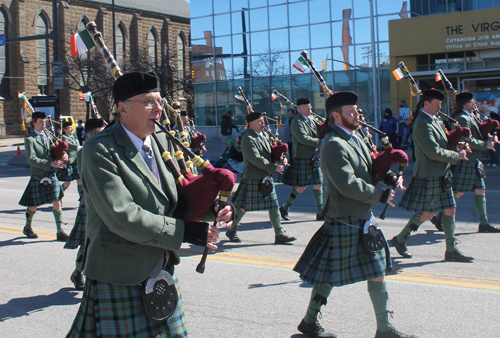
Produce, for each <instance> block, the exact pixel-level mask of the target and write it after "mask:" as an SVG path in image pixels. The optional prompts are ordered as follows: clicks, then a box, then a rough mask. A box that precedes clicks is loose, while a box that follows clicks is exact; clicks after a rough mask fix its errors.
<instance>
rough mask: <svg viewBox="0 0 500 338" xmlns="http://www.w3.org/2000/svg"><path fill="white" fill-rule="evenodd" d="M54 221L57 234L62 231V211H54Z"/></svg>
mask: <svg viewBox="0 0 500 338" xmlns="http://www.w3.org/2000/svg"><path fill="white" fill-rule="evenodd" d="M52 213H53V214H54V219H55V220H56V227H57V233H60V232H61V231H62V214H63V212H62V210H52Z"/></svg>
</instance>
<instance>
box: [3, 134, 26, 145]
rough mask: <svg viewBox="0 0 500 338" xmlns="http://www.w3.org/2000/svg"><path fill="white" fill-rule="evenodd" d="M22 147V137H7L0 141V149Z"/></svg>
mask: <svg viewBox="0 0 500 338" xmlns="http://www.w3.org/2000/svg"><path fill="white" fill-rule="evenodd" d="M18 145H20V146H23V145H24V136H22V135H9V136H4V138H2V139H0V147H17V146H18Z"/></svg>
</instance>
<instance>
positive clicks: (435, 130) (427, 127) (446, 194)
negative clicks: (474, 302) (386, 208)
mask: <svg viewBox="0 0 500 338" xmlns="http://www.w3.org/2000/svg"><path fill="white" fill-rule="evenodd" d="M443 99H444V94H443V93H442V92H440V91H438V90H435V89H430V90H426V91H425V92H424V93H423V95H422V97H421V98H420V101H419V103H418V108H417V111H416V112H415V119H414V120H413V133H412V139H413V144H414V147H415V148H414V149H415V157H416V159H417V161H416V162H415V168H414V169H413V179H412V181H411V183H410V186H409V187H408V189H407V190H406V191H405V192H404V193H403V196H402V197H401V200H400V201H399V203H398V206H399V207H401V208H402V209H404V210H406V211H411V212H415V213H416V214H414V215H413V216H412V217H411V218H410V220H409V221H408V223H407V224H406V226H405V227H404V228H403V230H402V231H401V232H400V233H399V234H398V235H397V236H395V237H394V238H393V239H392V240H391V243H392V245H393V246H394V247H395V248H396V250H397V252H398V253H399V254H400V255H401V256H403V257H405V258H411V257H412V255H411V253H410V252H409V251H408V248H407V246H406V241H407V240H408V236H409V235H410V234H411V232H412V231H413V232H415V231H417V230H418V228H419V227H420V225H421V224H422V223H424V222H425V221H426V220H428V219H430V218H431V217H432V216H434V214H435V213H436V211H439V210H442V211H443V218H442V222H443V229H444V234H445V238H446V252H445V260H447V261H458V262H471V261H473V260H474V258H473V257H470V256H466V255H464V254H463V253H462V252H460V251H459V250H458V248H457V245H456V239H455V210H456V203H455V198H454V196H453V189H452V182H451V176H452V174H451V170H450V164H454V165H455V164H457V163H458V162H459V161H462V162H463V161H467V153H466V150H460V151H458V152H456V151H453V150H448V149H449V144H448V139H447V137H446V133H445V131H444V129H443V127H442V126H441V125H440V124H439V121H438V117H437V114H438V112H439V110H440V109H441V102H442V101H443Z"/></svg>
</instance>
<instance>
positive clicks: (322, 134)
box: [273, 89, 328, 140]
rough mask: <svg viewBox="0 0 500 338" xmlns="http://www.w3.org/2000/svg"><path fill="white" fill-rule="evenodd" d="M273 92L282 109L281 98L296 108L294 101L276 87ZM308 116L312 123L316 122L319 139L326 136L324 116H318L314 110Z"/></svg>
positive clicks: (326, 127) (326, 125) (326, 124)
mask: <svg viewBox="0 0 500 338" xmlns="http://www.w3.org/2000/svg"><path fill="white" fill-rule="evenodd" d="M273 94H274V95H276V97H277V98H278V101H279V103H280V106H281V108H282V109H283V105H282V104H281V100H280V99H283V100H285V101H286V102H288V104H289V105H290V107H294V108H297V105H296V104H295V103H293V102H292V101H290V99H289V98H288V97H286V96H285V95H283V94H281V93H280V92H278V91H277V90H276V89H275V90H273ZM309 118H311V120H312V121H313V122H314V124H316V128H318V132H319V138H320V139H321V140H322V139H324V138H325V136H326V134H327V129H328V121H327V119H326V118H324V117H323V116H320V115H318V114H316V113H314V112H311V115H309Z"/></svg>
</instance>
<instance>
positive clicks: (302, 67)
mask: <svg viewBox="0 0 500 338" xmlns="http://www.w3.org/2000/svg"><path fill="white" fill-rule="evenodd" d="M308 67H309V65H308V64H307V62H306V60H304V58H303V57H302V56H300V57H299V58H298V59H297V61H295V63H294V64H293V68H295V69H297V70H298V71H299V72H301V73H304V72H305V71H306V68H308Z"/></svg>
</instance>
